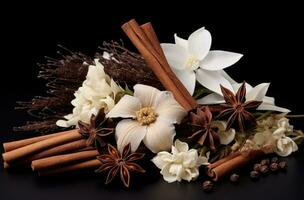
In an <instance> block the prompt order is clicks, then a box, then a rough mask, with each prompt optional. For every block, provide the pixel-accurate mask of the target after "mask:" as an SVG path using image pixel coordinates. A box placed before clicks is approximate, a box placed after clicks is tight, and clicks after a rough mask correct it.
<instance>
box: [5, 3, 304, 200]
mask: <svg viewBox="0 0 304 200" xmlns="http://www.w3.org/2000/svg"><path fill="white" fill-rule="evenodd" d="M152 3H153V5H152ZM202 3H203V4H202V5H198V4H195V3H190V2H189V1H187V2H184V3H183V2H181V3H176V2H175V3H172V4H169V5H167V6H159V5H160V4H157V2H150V4H151V5H148V4H147V5H146V4H144V5H143V4H139V5H140V6H143V7H142V8H136V9H135V8H131V7H130V6H128V5H125V4H126V3H124V4H122V3H113V4H111V5H110V4H109V3H107V4H95V3H92V4H85V5H84V4H81V3H78V4H77V5H76V3H69V4H63V3H62V2H61V3H58V4H55V3H53V4H50V3H44V4H41V3H36V4H33V5H29V4H25V3H17V2H14V3H12V5H7V6H4V7H3V10H5V11H8V12H7V13H4V12H1V15H3V16H1V25H2V31H1V32H2V34H3V36H2V37H1V50H2V54H1V57H2V59H1V60H2V66H1V75H2V76H1V80H0V89H1V95H0V97H1V98H0V109H1V115H0V116H1V126H0V133H1V134H0V142H1V143H2V142H4V141H9V140H14V139H17V138H23V137H28V136H30V135H32V133H23V134H21V133H15V134H13V133H12V127H13V126H16V125H20V124H22V123H24V122H25V120H26V118H27V116H26V114H25V113H23V112H17V111H14V110H13V107H14V102H15V101H16V100H28V99H29V98H30V97H32V96H33V95H36V94H43V91H44V89H43V82H42V81H40V80H37V79H36V78H35V77H36V74H37V72H38V68H37V66H36V65H35V63H36V62H41V61H43V56H45V55H48V56H55V55H56V50H57V47H56V44H58V43H59V44H63V45H65V46H67V47H69V48H71V49H73V50H77V51H78V50H79V51H83V52H85V53H88V54H89V55H94V52H95V51H96V50H97V46H98V45H100V44H101V43H102V41H103V40H111V39H116V40H117V39H120V38H121V39H123V40H124V41H126V44H127V45H128V46H130V47H131V45H130V43H129V42H128V40H127V38H126V37H125V36H124V34H123V33H122V31H121V30H120V25H121V24H122V23H123V22H125V21H127V20H129V19H130V18H132V17H136V18H137V19H138V21H139V22H140V23H143V22H146V21H152V23H153V24H154V26H155V29H156V31H157V33H158V35H159V38H160V40H161V41H168V42H172V41H173V33H175V32H177V33H180V34H179V35H180V36H182V37H187V36H188V35H189V34H190V33H192V31H194V30H196V29H197V28H199V27H201V26H205V27H206V28H207V29H208V30H210V32H211V33H212V35H213V45H212V49H221V50H227V51H234V52H239V53H243V54H244V57H243V58H242V59H241V61H240V62H238V63H237V64H236V65H234V66H233V67H231V68H230V69H229V70H228V71H229V72H230V74H231V75H232V76H233V77H235V79H237V80H238V81H242V80H244V79H245V80H247V81H248V82H249V83H252V84H253V85H254V84H257V83H260V82H271V83H272V85H271V88H270V91H269V95H270V96H274V97H276V102H277V104H278V105H280V106H283V107H288V108H290V109H291V110H292V111H293V113H294V114H300V113H303V112H304V106H303V98H302V93H303V89H302V87H303V73H302V70H301V68H302V65H303V64H302V63H301V61H302V57H303V55H302V51H298V50H297V47H302V44H303V30H302V29H301V25H302V20H301V19H303V13H301V12H300V8H301V6H299V5H296V4H294V3H293V2H292V1H288V4H286V3H277V2H276V3H273V4H269V5H266V4H265V3H258V2H256V1H255V3H254V4H248V5H243V4H241V3H239V4H235V5H232V4H222V3H221V2H216V3H215V4H214V5H207V4H204V2H202ZM177 4H179V6H178V7H176V5H177ZM143 9H144V10H143ZM301 123H303V120H299V121H298V124H299V125H301ZM299 127H302V128H304V126H299ZM302 148H303V146H302ZM287 161H288V164H289V168H288V172H287V173H285V174H284V173H280V174H277V175H270V176H269V177H266V178H262V179H261V180H260V181H258V182H252V181H251V180H250V179H249V177H248V175H247V174H248V173H249V171H247V172H245V174H241V178H240V184H239V185H232V184H231V183H230V182H229V181H228V180H227V181H224V182H222V183H220V184H218V185H217V186H216V190H215V192H213V193H211V194H206V193H204V192H203V191H202V188H201V184H202V183H201V181H200V182H193V183H190V184H187V183H185V182H183V183H173V184H167V183H166V182H164V181H163V180H162V178H161V177H158V174H157V173H155V174H153V175H151V176H148V177H144V178H138V179H135V180H136V183H134V184H133V186H132V187H131V188H130V189H129V190H126V189H123V188H122V187H119V186H120V185H119V184H118V185H114V186H113V185H112V186H111V185H110V186H107V187H105V186H103V184H102V183H103V178H102V177H95V176H92V175H78V176H69V177H57V178H47V179H46V178H39V177H37V176H35V175H34V174H33V173H32V172H30V171H29V170H23V171H14V172H5V171H3V170H1V172H0V199H1V200H2V199H3V200H7V199H44V200H48V199H75V200H76V199H92V200H93V199H160V198H162V199H207V198H208V199H303V191H304V170H303V169H304V156H303V151H302V152H298V153H296V154H294V155H293V156H291V157H289V158H287Z"/></svg>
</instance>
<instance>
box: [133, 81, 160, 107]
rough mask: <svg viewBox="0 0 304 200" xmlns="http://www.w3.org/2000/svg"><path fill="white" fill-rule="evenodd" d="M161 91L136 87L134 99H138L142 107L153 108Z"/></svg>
mask: <svg viewBox="0 0 304 200" xmlns="http://www.w3.org/2000/svg"><path fill="white" fill-rule="evenodd" d="M159 93H160V91H159V90H158V89H156V88H154V87H151V86H148V85H142V84H136V85H135V86H134V97H136V98H138V99H139V100H140V102H141V105H142V107H151V106H153V105H154V103H155V99H156V97H157V95H158V94H159Z"/></svg>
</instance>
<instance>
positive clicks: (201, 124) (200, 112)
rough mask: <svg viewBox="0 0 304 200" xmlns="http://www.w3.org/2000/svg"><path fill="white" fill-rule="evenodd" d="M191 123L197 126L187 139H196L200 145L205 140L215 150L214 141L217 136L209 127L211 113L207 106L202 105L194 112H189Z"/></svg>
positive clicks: (216, 140)
mask: <svg viewBox="0 0 304 200" xmlns="http://www.w3.org/2000/svg"><path fill="white" fill-rule="evenodd" d="M190 121H191V125H192V126H194V127H196V128H198V130H197V131H196V132H194V133H193V134H192V135H191V136H190V137H189V139H198V143H199V144H200V145H204V144H205V142H206V141H207V143H208V146H209V147H210V149H211V150H212V151H215V143H216V142H218V140H219V137H218V135H217V133H216V132H215V130H213V129H212V128H211V121H212V113H211V111H210V109H209V107H208V106H203V107H201V108H198V109H197V110H196V113H193V112H191V113H190Z"/></svg>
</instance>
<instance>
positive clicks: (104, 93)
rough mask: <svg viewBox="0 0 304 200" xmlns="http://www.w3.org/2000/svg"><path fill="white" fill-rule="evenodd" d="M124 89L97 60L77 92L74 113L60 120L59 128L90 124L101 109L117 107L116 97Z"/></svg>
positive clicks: (107, 109) (90, 67)
mask: <svg viewBox="0 0 304 200" xmlns="http://www.w3.org/2000/svg"><path fill="white" fill-rule="evenodd" d="M120 92H122V89H121V88H120V87H119V86H118V85H117V84H116V83H115V81H114V80H113V79H111V78H110V77H109V76H108V75H107V74H106V73H105V72H104V67H103V65H102V64H101V63H100V62H99V61H98V59H95V65H90V66H89V69H88V73H87V76H86V80H85V81H84V82H83V83H82V86H81V87H79V88H78V90H77V91H76V92H75V94H74V95H75V99H73V100H72V102H71V103H72V105H73V106H74V109H73V113H72V114H69V115H66V116H64V118H65V119H66V120H58V121H57V122H56V124H57V126H61V127H69V126H73V125H77V123H78V121H79V120H81V121H83V122H85V123H89V121H90V117H91V115H92V114H95V115H96V114H97V112H98V111H99V109H101V108H104V109H105V112H108V111H109V110H111V109H112V108H113V107H114V105H115V97H116V95H117V94H118V93H120Z"/></svg>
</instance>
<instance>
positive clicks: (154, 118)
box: [107, 84, 187, 153]
mask: <svg viewBox="0 0 304 200" xmlns="http://www.w3.org/2000/svg"><path fill="white" fill-rule="evenodd" d="M186 114H187V112H186V111H185V110H184V109H183V108H182V107H181V106H180V105H179V104H178V102H177V101H176V100H175V99H174V97H173V95H172V94H171V92H168V91H159V90H158V89H156V88H153V87H151V86H147V85H141V84H137V85H135V86H134V96H130V95H125V96H124V97H123V98H122V99H121V100H120V101H119V102H118V103H117V104H116V106H115V107H114V108H113V109H112V110H111V111H110V112H109V113H108V114H107V117H110V118H115V117H122V118H130V119H124V120H122V121H120V122H119V123H118V124H117V126H116V130H115V134H116V139H117V148H118V150H119V151H121V150H122V149H123V147H124V146H126V145H127V144H129V143H131V149H132V151H135V150H136V149H137V148H138V146H139V145H140V143H141V141H143V142H144V144H145V145H146V147H147V148H149V149H150V150H151V151H152V152H154V153H157V152H159V151H163V150H170V148H171V145H172V143H173V138H174V136H175V127H174V125H173V124H174V123H180V122H181V120H182V119H183V118H184V117H185V116H186Z"/></svg>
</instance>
